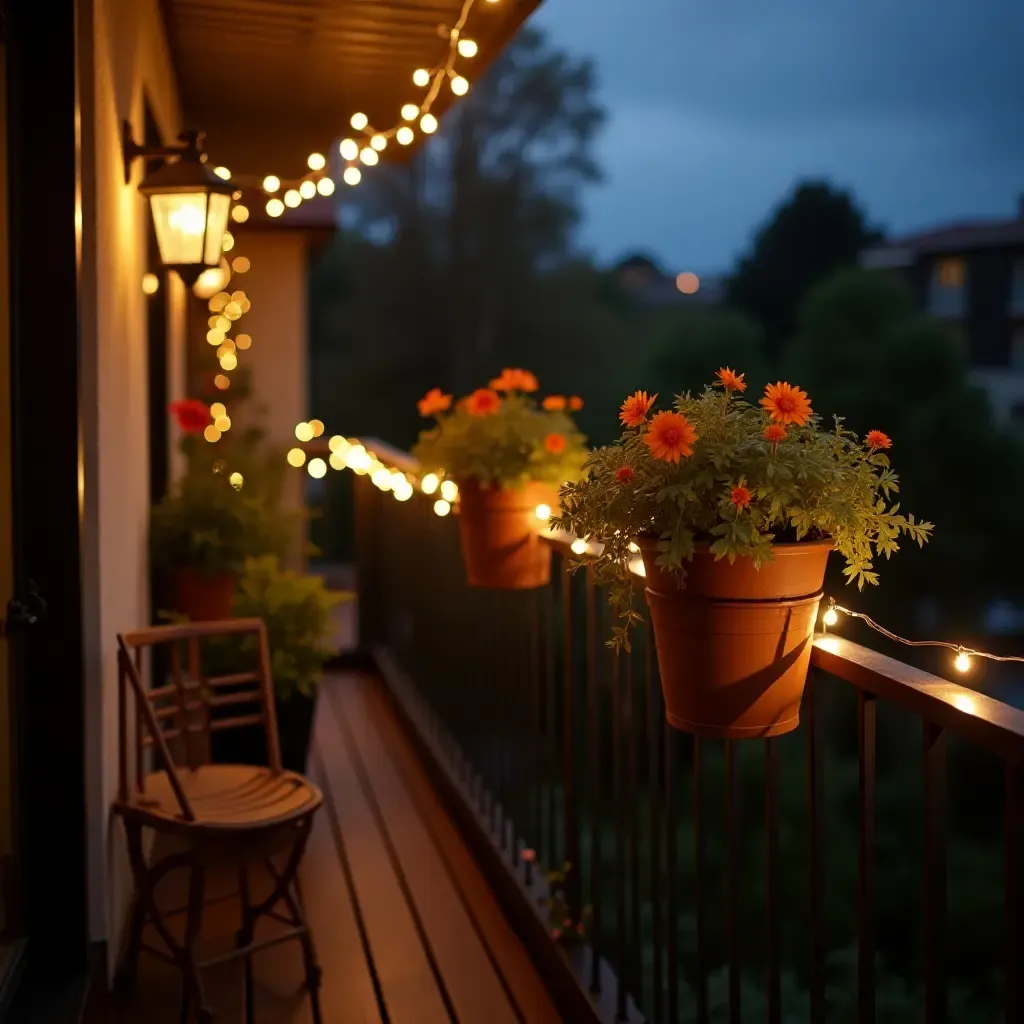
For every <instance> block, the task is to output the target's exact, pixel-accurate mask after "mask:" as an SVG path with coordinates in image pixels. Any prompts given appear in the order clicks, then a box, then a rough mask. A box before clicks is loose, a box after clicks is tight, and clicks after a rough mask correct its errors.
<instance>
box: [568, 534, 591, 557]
mask: <svg viewBox="0 0 1024 1024" xmlns="http://www.w3.org/2000/svg"><path fill="white" fill-rule="evenodd" d="M570 550H571V551H572V553H573V554H574V555H585V554H586V553H587V542H586V541H585V540H581V539H580V538H579V537H577V538H576V540H574V541H573V542H572V544H571V545H570Z"/></svg>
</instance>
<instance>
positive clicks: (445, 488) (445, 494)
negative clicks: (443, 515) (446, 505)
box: [441, 480, 459, 501]
mask: <svg viewBox="0 0 1024 1024" xmlns="http://www.w3.org/2000/svg"><path fill="white" fill-rule="evenodd" d="M458 496H459V485H458V484H457V483H456V482H455V481H454V480H442V481H441V497H442V498H444V500H445V501H454V500H455V499H456V498H457V497H458Z"/></svg>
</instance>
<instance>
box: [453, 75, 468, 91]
mask: <svg viewBox="0 0 1024 1024" xmlns="http://www.w3.org/2000/svg"><path fill="white" fill-rule="evenodd" d="M452 92H453V93H455V95H456V96H465V95H466V93H467V92H469V81H468V80H467V79H465V78H463V77H462V75H456V76H455V77H454V78H453V79H452Z"/></svg>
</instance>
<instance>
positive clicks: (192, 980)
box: [180, 857, 213, 1024]
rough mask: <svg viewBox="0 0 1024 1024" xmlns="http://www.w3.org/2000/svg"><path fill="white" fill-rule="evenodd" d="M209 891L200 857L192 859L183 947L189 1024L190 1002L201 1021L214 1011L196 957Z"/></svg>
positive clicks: (184, 1013)
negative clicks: (208, 1002)
mask: <svg viewBox="0 0 1024 1024" xmlns="http://www.w3.org/2000/svg"><path fill="white" fill-rule="evenodd" d="M205 890H206V868H205V866H204V865H203V863H202V861H201V860H199V858H198V857H196V858H193V860H192V866H191V871H190V874H189V882H188V911H187V918H186V922H185V941H184V943H183V944H182V947H181V954H180V958H181V970H182V1001H181V1003H182V1005H181V1014H182V1016H181V1020H182V1024H186V1021H187V1020H188V1011H189V1007H190V1005H191V1004H192V1003H193V1002H194V1003H195V1006H196V1020H197V1021H198V1024H209V1022H210V1021H212V1020H213V1011H212V1010H211V1009H210V1007H209V1006H207V1005H206V997H205V994H204V992H203V980H202V977H201V976H200V974H199V967H198V964H197V960H196V953H197V950H196V945H197V943H198V941H199V933H200V930H201V929H202V924H203V896H204V893H205Z"/></svg>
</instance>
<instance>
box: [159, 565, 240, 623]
mask: <svg viewBox="0 0 1024 1024" xmlns="http://www.w3.org/2000/svg"><path fill="white" fill-rule="evenodd" d="M171 582H172V585H173V588H174V610H175V611H177V612H181V613H182V615H187V616H188V617H189V619H191V620H192V621H193V622H211V621H214V620H216V619H230V618H231V617H232V607H233V605H234V603H235V589H236V587H237V584H238V580H237V577H236V576H235V574H234V573H230V572H216V573H204V572H200V571H199V570H198V569H190V568H187V567H182V568H178V569H173V570H172V571H171Z"/></svg>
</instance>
